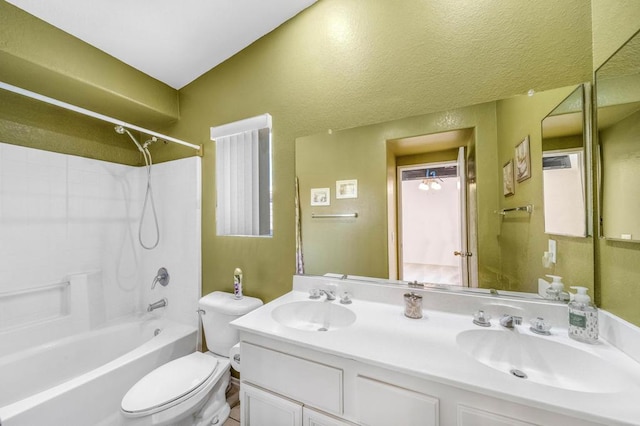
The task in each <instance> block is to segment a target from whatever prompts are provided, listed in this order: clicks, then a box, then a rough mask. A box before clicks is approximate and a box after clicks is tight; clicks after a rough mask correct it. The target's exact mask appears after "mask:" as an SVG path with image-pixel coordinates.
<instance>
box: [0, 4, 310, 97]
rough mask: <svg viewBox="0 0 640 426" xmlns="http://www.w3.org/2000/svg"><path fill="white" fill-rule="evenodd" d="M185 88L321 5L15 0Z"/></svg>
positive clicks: (32, 12)
mask: <svg viewBox="0 0 640 426" xmlns="http://www.w3.org/2000/svg"><path fill="white" fill-rule="evenodd" d="M7 1H8V2H9V3H11V4H13V5H15V6H17V7H19V8H21V9H23V10H25V11H26V12H28V13H30V14H32V15H34V16H36V17H38V18H40V19H42V20H44V21H46V22H48V23H50V24H51V25H54V26H55V27H58V28H60V29H61V30H63V31H65V32H67V33H69V34H71V35H73V36H75V37H77V38H79V39H81V40H83V41H85V42H87V43H89V44H90V45H93V46H95V47H97V48H98V49H100V50H102V51H104V52H106V53H108V54H110V55H111V56H114V57H115V58H117V59H119V60H121V61H122V62H124V63H126V64H128V65H130V66H132V67H134V68H136V69H138V70H140V71H142V72H144V73H145V74H148V75H150V76H151V77H154V78H156V79H158V80H160V81H162V82H164V83H166V84H167V85H169V86H171V87H173V88H175V89H179V88H181V87H183V86H185V85H186V84H188V83H190V82H191V81H193V80H195V79H196V78H198V77H199V76H200V75H202V74H204V73H205V72H207V71H208V70H210V69H211V68H213V67H215V66H216V65H218V64H220V63H222V62H223V61H225V60H226V59H228V58H230V57H231V56H233V55H234V54H236V53H238V52H239V51H241V50H242V49H244V48H245V47H247V46H248V45H250V44H251V43H253V42H254V41H256V40H257V39H259V38H260V37H262V36H264V35H265V34H267V33H269V32H271V31H272V30H274V29H275V28H277V27H278V26H280V25H281V24H282V23H284V22H285V21H287V20H289V19H291V18H292V17H294V16H295V15H297V14H298V13H300V12H301V11H302V10H304V9H305V8H307V7H309V6H310V5H312V4H313V3H315V2H316V0H296V1H291V0H269V1H263V0H242V1H237V0H235V1H234V0H216V1H202V0H182V1H175V0H134V1H131V0H91V1H85V0H48V1H41V0H7Z"/></svg>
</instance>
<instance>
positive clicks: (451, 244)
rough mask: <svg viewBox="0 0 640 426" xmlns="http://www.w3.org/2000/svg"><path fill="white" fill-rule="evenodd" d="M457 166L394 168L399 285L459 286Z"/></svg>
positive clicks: (459, 218) (450, 163) (460, 216)
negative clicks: (419, 283)
mask: <svg viewBox="0 0 640 426" xmlns="http://www.w3.org/2000/svg"><path fill="white" fill-rule="evenodd" d="M459 186H460V182H459V176H458V164H457V163H456V162H447V163H424V164H418V165H413V166H400V167H398V236H399V245H400V247H399V250H398V256H399V262H398V266H399V268H400V271H399V272H400V279H402V280H403V281H418V282H428V283H434V284H451V285H462V271H461V270H460V262H459V258H458V257H457V256H455V255H454V252H456V251H460V238H461V236H460V234H461V229H460V223H461V221H462V212H461V206H460V195H459V191H460V189H459Z"/></svg>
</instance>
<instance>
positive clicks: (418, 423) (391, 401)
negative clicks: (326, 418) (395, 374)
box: [356, 376, 440, 426]
mask: <svg viewBox="0 0 640 426" xmlns="http://www.w3.org/2000/svg"><path fill="white" fill-rule="evenodd" d="M356 386H357V394H356V407H357V416H358V423H361V424H362V425H366V426H388V425H402V426H438V425H439V416H440V414H439V402H440V401H439V400H438V398H434V397H432V396H429V395H425V394H422V393H419V392H415V391H413V390H409V389H405V388H401V387H399V386H396V385H392V384H389V383H384V382H380V381H378V380H375V379H370V378H368V377H363V376H358V377H357V378H356Z"/></svg>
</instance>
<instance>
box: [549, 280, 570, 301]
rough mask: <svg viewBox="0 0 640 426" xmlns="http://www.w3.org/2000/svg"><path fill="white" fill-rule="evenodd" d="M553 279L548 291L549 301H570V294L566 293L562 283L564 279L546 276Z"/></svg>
mask: <svg viewBox="0 0 640 426" xmlns="http://www.w3.org/2000/svg"><path fill="white" fill-rule="evenodd" d="M546 276H547V277H549V278H551V280H552V281H551V286H549V288H548V289H547V291H546V293H547V299H549V300H568V299H569V294H568V293H567V292H566V291H564V284H563V283H562V277H559V276H558V275H546Z"/></svg>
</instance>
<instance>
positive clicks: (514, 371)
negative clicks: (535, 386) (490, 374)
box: [509, 368, 527, 379]
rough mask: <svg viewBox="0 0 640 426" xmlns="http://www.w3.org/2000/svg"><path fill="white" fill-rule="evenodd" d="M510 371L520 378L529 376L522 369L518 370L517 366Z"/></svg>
mask: <svg viewBox="0 0 640 426" xmlns="http://www.w3.org/2000/svg"><path fill="white" fill-rule="evenodd" d="M509 373H511V374H512V375H514V376H516V377H517V378H518V379H526V378H527V374H526V373H525V372H524V371H522V370H518V369H517V368H512V369H511V370H509Z"/></svg>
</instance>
